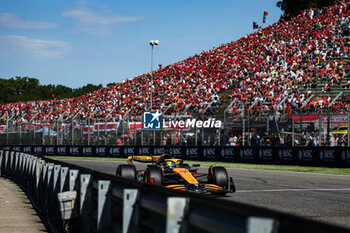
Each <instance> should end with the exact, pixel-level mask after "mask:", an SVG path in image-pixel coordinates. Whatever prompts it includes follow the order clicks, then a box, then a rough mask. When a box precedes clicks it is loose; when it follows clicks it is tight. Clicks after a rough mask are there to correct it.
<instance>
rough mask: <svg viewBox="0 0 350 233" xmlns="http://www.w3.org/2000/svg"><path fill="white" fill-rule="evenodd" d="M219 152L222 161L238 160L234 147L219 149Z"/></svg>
mask: <svg viewBox="0 0 350 233" xmlns="http://www.w3.org/2000/svg"><path fill="white" fill-rule="evenodd" d="M219 151H220V156H221V160H222V161H225V162H232V161H235V160H239V153H238V151H237V150H235V148H234V147H224V148H220V149H219Z"/></svg>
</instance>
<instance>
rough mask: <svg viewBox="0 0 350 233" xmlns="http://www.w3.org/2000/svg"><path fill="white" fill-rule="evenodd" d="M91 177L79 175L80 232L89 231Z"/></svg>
mask: <svg viewBox="0 0 350 233" xmlns="http://www.w3.org/2000/svg"><path fill="white" fill-rule="evenodd" d="M90 184H91V175H90V174H81V175H80V206H79V214H80V218H81V231H80V232H82V233H85V232H86V233H88V232H91V231H90V224H91V222H90V217H89V216H90V215H89V214H90V210H91V187H90Z"/></svg>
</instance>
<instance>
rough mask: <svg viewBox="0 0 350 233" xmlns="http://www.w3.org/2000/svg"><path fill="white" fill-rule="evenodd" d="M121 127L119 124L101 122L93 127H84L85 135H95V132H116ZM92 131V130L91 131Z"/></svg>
mask: <svg viewBox="0 0 350 233" xmlns="http://www.w3.org/2000/svg"><path fill="white" fill-rule="evenodd" d="M118 126H119V122H107V124H106V123H104V122H99V123H95V124H93V125H90V126H89V125H85V126H84V127H83V134H88V133H90V134H93V133H94V132H105V131H107V132H109V131H115V130H116V129H117V128H118ZM89 129H90V130H89Z"/></svg>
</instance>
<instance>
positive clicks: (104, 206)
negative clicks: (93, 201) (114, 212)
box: [97, 180, 111, 232]
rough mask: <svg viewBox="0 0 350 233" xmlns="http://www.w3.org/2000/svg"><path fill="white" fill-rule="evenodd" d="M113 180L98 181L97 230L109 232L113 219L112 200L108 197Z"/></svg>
mask: <svg viewBox="0 0 350 233" xmlns="http://www.w3.org/2000/svg"><path fill="white" fill-rule="evenodd" d="M110 184H111V181H109V180H99V181H98V202H97V232H108V228H109V224H110V221H111V204H110V202H111V200H110V198H109V197H108V193H109V187H110Z"/></svg>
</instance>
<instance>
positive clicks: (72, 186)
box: [69, 169, 79, 191]
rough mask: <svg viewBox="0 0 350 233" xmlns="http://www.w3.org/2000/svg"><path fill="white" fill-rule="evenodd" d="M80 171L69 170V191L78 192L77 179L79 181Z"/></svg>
mask: <svg viewBox="0 0 350 233" xmlns="http://www.w3.org/2000/svg"><path fill="white" fill-rule="evenodd" d="M78 174H79V170H75V169H74V170H73V169H70V170H69V191H73V190H77V188H76V185H77V179H78Z"/></svg>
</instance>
